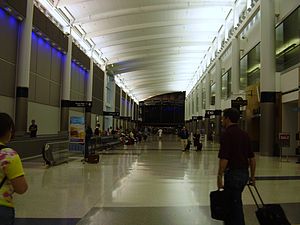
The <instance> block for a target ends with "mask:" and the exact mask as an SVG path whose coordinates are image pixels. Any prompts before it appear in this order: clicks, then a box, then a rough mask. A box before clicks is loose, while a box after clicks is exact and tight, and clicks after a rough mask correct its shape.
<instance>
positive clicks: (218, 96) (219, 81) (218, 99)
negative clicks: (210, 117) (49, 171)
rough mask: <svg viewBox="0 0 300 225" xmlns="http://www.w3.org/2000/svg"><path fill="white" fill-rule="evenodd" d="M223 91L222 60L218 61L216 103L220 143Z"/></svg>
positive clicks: (216, 136)
mask: <svg viewBox="0 0 300 225" xmlns="http://www.w3.org/2000/svg"><path fill="white" fill-rule="evenodd" d="M221 91H222V66H221V60H220V59H217V60H216V103H215V109H216V111H215V124H216V127H215V141H217V142H219V140H220V135H221V112H222V111H221Z"/></svg>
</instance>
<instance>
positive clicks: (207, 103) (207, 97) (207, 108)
mask: <svg viewBox="0 0 300 225" xmlns="http://www.w3.org/2000/svg"><path fill="white" fill-rule="evenodd" d="M205 92H206V93H205V98H206V106H205V109H206V110H209V109H210V72H208V73H207V74H206V77H205Z"/></svg>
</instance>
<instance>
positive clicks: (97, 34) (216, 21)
mask: <svg viewBox="0 0 300 225" xmlns="http://www.w3.org/2000/svg"><path fill="white" fill-rule="evenodd" d="M203 20H205V21H206V22H209V23H214V24H215V25H219V24H221V23H222V22H223V21H224V19H203ZM203 20H201V19H199V20H196V19H181V20H179V19H178V20H164V21H159V22H151V23H139V24H133V25H126V24H124V25H123V26H119V27H114V28H111V29H103V28H102V27H101V26H99V27H95V29H94V30H93V31H92V32H88V33H87V34H86V38H94V37H101V36H104V35H110V34H114V33H122V32H126V31H135V30H145V29H149V28H164V27H172V26H184V25H195V26H198V28H199V29H200V30H201V29H202V30H203V31H211V32H216V30H215V29H212V30H207V26H205V23H203ZM84 27H85V26H83V28H84ZM212 27H214V26H212ZM98 29H99V30H98Z"/></svg>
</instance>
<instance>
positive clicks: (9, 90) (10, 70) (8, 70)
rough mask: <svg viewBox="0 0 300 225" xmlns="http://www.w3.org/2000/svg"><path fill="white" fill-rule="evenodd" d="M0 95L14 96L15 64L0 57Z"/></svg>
mask: <svg viewBox="0 0 300 225" xmlns="http://www.w3.org/2000/svg"><path fill="white" fill-rule="evenodd" d="M0 71H1V75H0V81H1V82H0V95H4V96H8V97H14V96H15V76H16V66H15V65H13V64H10V63H7V62H5V61H3V60H1V59H0Z"/></svg>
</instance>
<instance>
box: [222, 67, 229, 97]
mask: <svg viewBox="0 0 300 225" xmlns="http://www.w3.org/2000/svg"><path fill="white" fill-rule="evenodd" d="M230 96H231V69H229V70H228V71H227V72H226V73H224V74H223V75H222V92H221V97H222V99H224V100H226V99H228V98H229V97H230Z"/></svg>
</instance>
